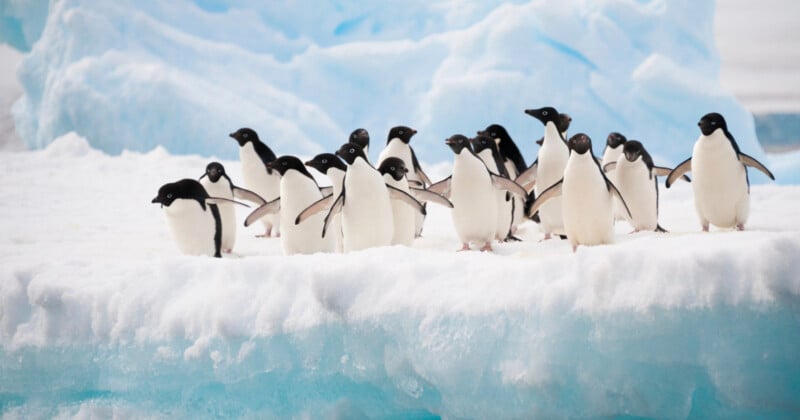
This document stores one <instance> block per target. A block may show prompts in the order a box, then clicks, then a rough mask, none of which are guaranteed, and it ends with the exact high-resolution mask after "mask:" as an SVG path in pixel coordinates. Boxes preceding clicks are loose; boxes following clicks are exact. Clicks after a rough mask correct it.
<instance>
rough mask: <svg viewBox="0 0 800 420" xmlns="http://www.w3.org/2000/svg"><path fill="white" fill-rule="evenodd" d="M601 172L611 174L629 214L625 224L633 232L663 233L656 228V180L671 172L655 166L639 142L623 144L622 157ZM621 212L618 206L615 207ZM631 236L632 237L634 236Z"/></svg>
mask: <svg viewBox="0 0 800 420" xmlns="http://www.w3.org/2000/svg"><path fill="white" fill-rule="evenodd" d="M603 169H604V170H605V171H606V172H607V173H609V174H614V179H611V176H608V178H609V180H611V182H612V183H613V184H614V185H616V187H617V189H618V190H619V192H620V194H621V195H622V197H623V198H624V199H625V203H626V204H627V205H628V210H630V216H629V217H628V216H627V215H626V217H625V218H626V220H628V222H629V223H630V224H631V226H632V227H633V232H639V231H642V230H650V231H653V230H654V231H656V232H666V230H664V228H662V227H661V226H660V225H659V224H658V179H657V178H656V177H658V176H665V175H668V174H669V172H670V171H671V169H669V168H663V167H659V166H655V165H654V164H653V158H651V157H650V154H649V153H647V150H645V148H644V146H643V145H642V143H641V142H638V141H636V140H630V141H626V143H625V144H624V146H622V153H621V154H620V155H619V157H618V158H617V161H616V162H611V163H609V164H607V165H605V166H603ZM615 207H616V208H619V209H621V210H622V211H623V212H624V209H622V206H621V205H617V206H615ZM633 232H631V233H633Z"/></svg>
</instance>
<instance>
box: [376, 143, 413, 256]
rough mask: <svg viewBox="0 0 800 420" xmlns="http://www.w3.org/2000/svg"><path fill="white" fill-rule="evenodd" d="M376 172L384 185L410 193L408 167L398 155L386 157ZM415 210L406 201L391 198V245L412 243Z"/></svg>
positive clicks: (408, 244) (409, 244)
mask: <svg viewBox="0 0 800 420" xmlns="http://www.w3.org/2000/svg"><path fill="white" fill-rule="evenodd" d="M378 172H380V173H381V175H383V180H384V182H386V185H390V186H392V187H395V188H397V189H399V190H400V191H403V192H405V193H408V194H410V193H411V190H409V189H408V180H407V179H406V175H407V174H408V169H407V168H406V164H405V162H403V160H402V159H400V158H398V157H388V158H386V159H384V160H383V162H381V164H380V166H378ZM415 213H416V212H415V211H414V209H413V208H411V206H409V205H408V204H406V203H403V202H400V201H396V200H392V218H393V220H394V236H393V237H392V245H405V246H411V245H412V244H413V243H414V233H415V232H416V230H415V226H416V225H415V222H414V216H415Z"/></svg>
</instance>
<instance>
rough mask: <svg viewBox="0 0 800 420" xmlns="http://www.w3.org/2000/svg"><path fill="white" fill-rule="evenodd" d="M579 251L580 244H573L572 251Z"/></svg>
mask: <svg viewBox="0 0 800 420" xmlns="http://www.w3.org/2000/svg"><path fill="white" fill-rule="evenodd" d="M576 252H578V245H572V253H573V254H574V253H576Z"/></svg>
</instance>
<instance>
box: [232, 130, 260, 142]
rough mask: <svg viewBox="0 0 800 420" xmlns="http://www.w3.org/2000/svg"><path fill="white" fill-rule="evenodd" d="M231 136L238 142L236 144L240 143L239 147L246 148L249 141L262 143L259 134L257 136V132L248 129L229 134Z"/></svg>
mask: <svg viewBox="0 0 800 420" xmlns="http://www.w3.org/2000/svg"><path fill="white" fill-rule="evenodd" d="M229 136H231V137H232V138H233V139H234V140H236V142H237V143H239V146H244V145H245V144H247V142H249V141H261V140H259V138H258V134H256V132H255V130H253V129H252V128H247V127H245V128H240V129H238V130H236V131H235V132H233V133H231V134H229Z"/></svg>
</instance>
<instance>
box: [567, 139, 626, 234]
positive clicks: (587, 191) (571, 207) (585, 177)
mask: <svg viewBox="0 0 800 420" xmlns="http://www.w3.org/2000/svg"><path fill="white" fill-rule="evenodd" d="M593 159H594V158H593V157H592V156H591V154H589V153H586V154H584V155H581V156H576V157H575V158H573V159H570V161H569V163H568V164H567V167H566V169H565V171H564V184H563V185H562V187H561V195H562V197H563V200H564V201H563V211H564V214H563V217H564V230H565V231H566V234H567V238H568V239H569V241H570V243H571V244H572V246H577V245H599V244H606V243H610V242H612V241H613V238H614V217H613V213H612V212H613V210H612V205H611V200H612V199H611V194H609V192H608V189H607V187H606V183H605V180H604V179H603V177H602V175H601V174H600V171H599V169H598V168H597V165H596V164H595V162H592V161H591V160H593Z"/></svg>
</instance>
